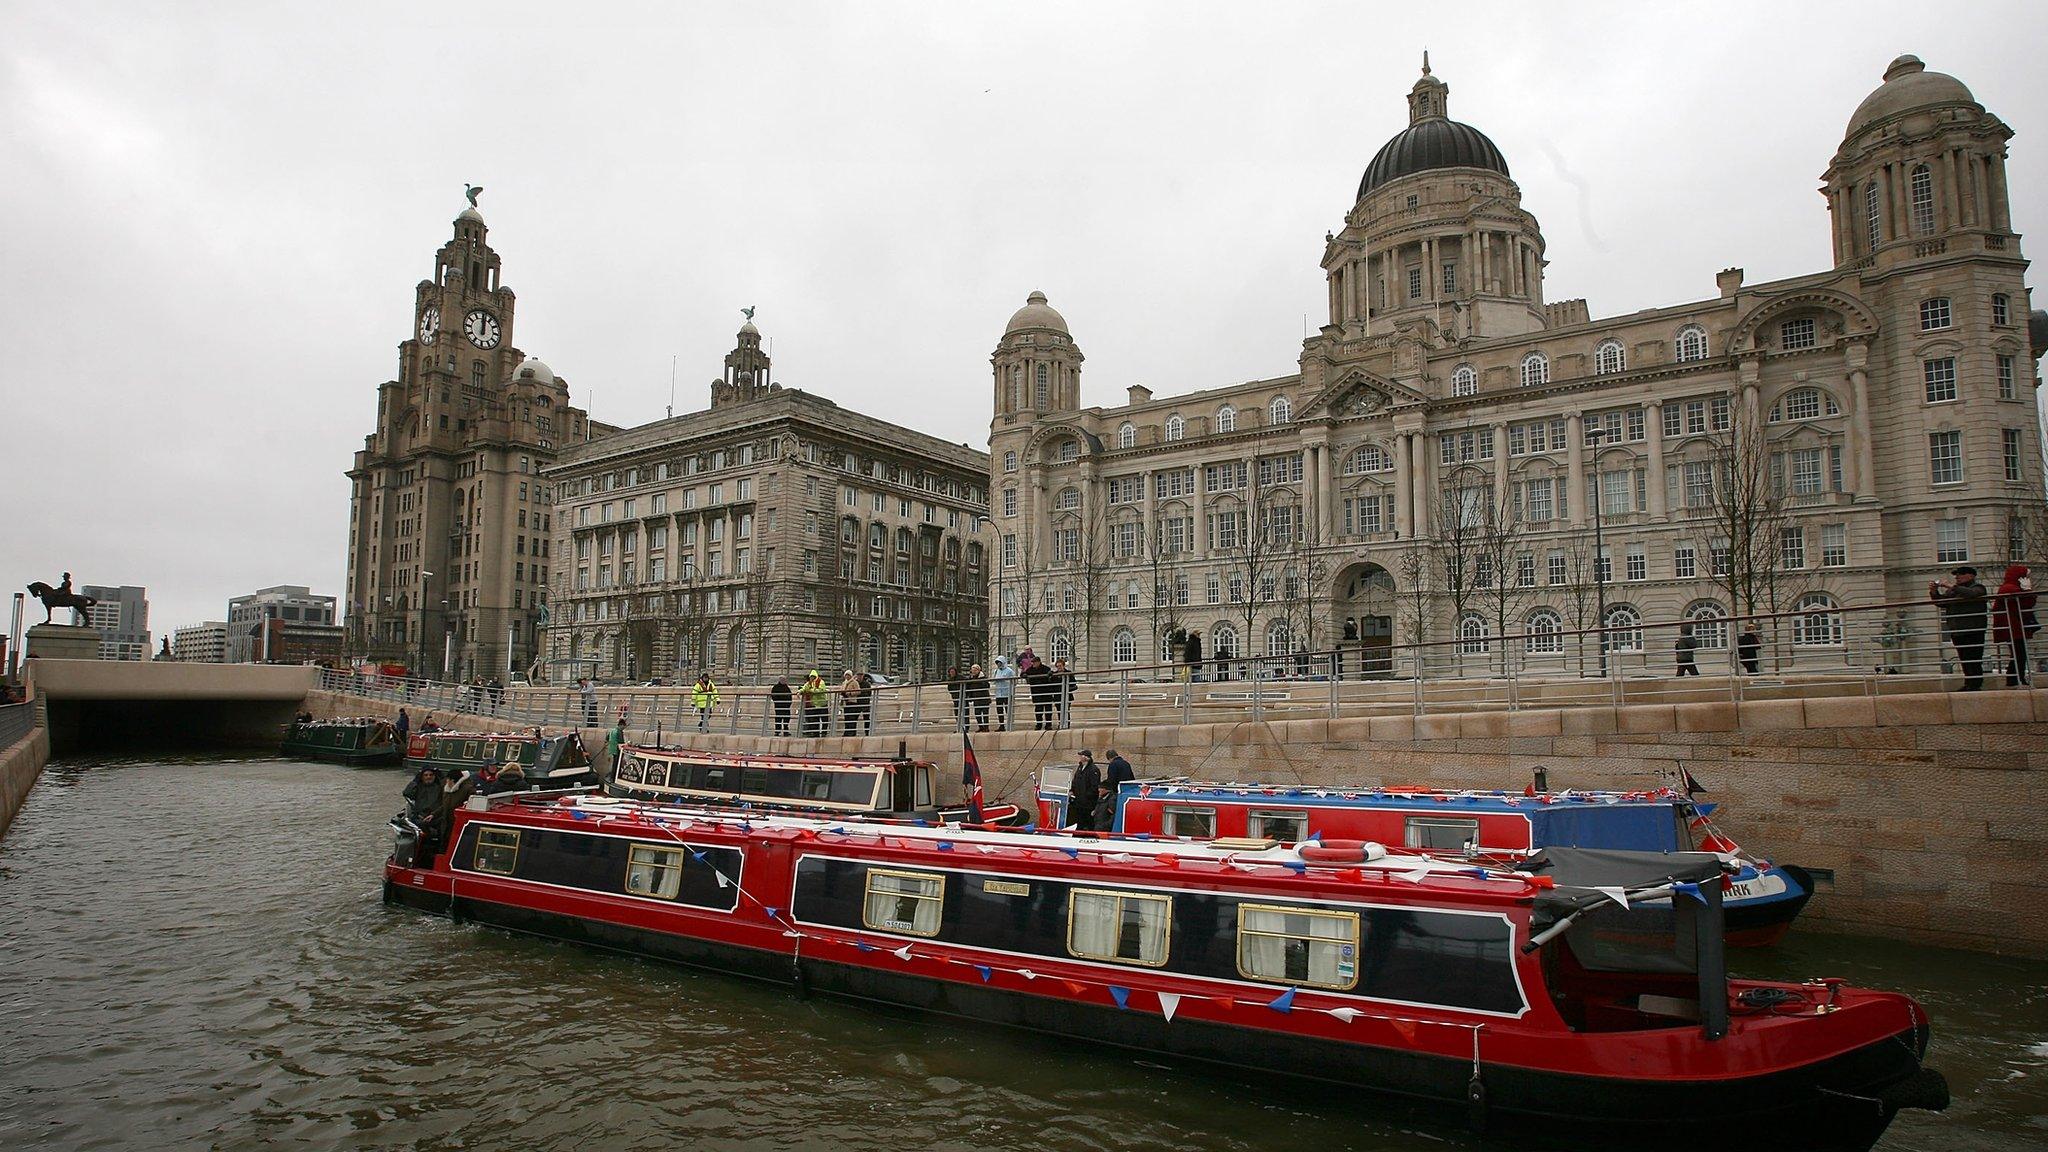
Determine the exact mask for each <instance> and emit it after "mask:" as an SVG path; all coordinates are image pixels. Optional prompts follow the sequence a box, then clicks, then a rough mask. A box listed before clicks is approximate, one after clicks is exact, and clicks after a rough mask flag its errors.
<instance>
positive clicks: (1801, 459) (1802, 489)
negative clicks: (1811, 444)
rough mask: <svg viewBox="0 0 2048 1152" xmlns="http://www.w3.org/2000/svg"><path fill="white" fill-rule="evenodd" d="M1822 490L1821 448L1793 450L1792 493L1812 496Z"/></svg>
mask: <svg viewBox="0 0 2048 1152" xmlns="http://www.w3.org/2000/svg"><path fill="white" fill-rule="evenodd" d="M1820 490H1821V479H1820V449H1818V448H1794V449H1793V450H1792V494H1793V495H1794V496H1812V495H1815V494H1816V493H1818V492H1819V491H1820Z"/></svg>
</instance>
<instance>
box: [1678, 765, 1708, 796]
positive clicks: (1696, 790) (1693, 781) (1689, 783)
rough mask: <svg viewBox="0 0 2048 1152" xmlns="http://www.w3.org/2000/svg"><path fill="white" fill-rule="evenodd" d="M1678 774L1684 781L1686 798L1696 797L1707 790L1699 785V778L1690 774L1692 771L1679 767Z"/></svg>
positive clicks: (1704, 786)
mask: <svg viewBox="0 0 2048 1152" xmlns="http://www.w3.org/2000/svg"><path fill="white" fill-rule="evenodd" d="M1678 774H1679V776H1680V777H1682V778H1683V779H1684V781H1685V794H1686V795H1687V796H1697V795H1699V794H1700V793H1702V792H1705V791H1706V790H1707V786H1706V785H1704V784H1702V783H1700V782H1699V778H1698V777H1696V776H1694V775H1693V774H1692V769H1690V768H1686V767H1683V766H1681V767H1680V768H1679V769H1678Z"/></svg>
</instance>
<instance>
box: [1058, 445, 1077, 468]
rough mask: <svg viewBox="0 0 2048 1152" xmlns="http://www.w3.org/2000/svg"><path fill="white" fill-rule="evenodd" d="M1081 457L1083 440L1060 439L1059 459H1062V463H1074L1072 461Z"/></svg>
mask: <svg viewBox="0 0 2048 1152" xmlns="http://www.w3.org/2000/svg"><path fill="white" fill-rule="evenodd" d="M1080 458H1081V442H1080V441H1079V440H1062V441H1060V447H1059V460H1060V463H1062V464H1072V463H1073V462H1074V461H1076V460H1078V459H1080Z"/></svg>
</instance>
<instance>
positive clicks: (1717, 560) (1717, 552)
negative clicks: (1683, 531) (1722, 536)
mask: <svg viewBox="0 0 2048 1152" xmlns="http://www.w3.org/2000/svg"><path fill="white" fill-rule="evenodd" d="M1734 559H1735V557H1734V553H1733V552H1731V551H1730V550H1729V548H1728V544H1727V542H1726V541H1716V542H1715V543H1714V544H1713V545H1712V546H1711V547H1709V548H1708V549H1707V561H1708V563H1710V564H1712V565H1713V574H1714V575H1716V576H1726V575H1728V570H1729V565H1730V564H1732V563H1733V562H1734Z"/></svg>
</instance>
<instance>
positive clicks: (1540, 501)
mask: <svg viewBox="0 0 2048 1152" xmlns="http://www.w3.org/2000/svg"><path fill="white" fill-rule="evenodd" d="M1551 487H1552V485H1551V481H1550V480H1548V479H1544V480H1531V481H1529V483H1528V512H1527V516H1528V518H1529V520H1530V522H1532V523H1536V524H1543V523H1548V522H1549V521H1550V520H1551V518H1552V517H1554V516H1555V515H1556V509H1555V507H1554V506H1553V505H1552V503H1551V499H1550V493H1551Z"/></svg>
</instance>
